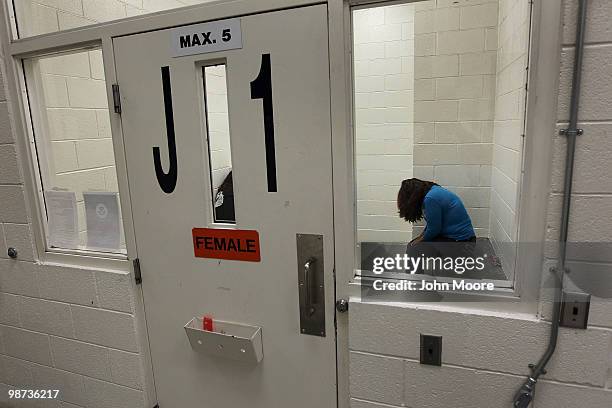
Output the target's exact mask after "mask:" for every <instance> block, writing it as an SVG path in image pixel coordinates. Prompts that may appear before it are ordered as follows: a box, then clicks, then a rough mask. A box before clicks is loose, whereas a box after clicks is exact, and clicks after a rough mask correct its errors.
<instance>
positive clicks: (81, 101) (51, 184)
mask: <svg viewBox="0 0 612 408" xmlns="http://www.w3.org/2000/svg"><path fill="white" fill-rule="evenodd" d="M25 66H26V81H27V84H28V96H29V100H30V108H31V112H32V119H33V128H34V140H35V146H36V154H37V158H38V164H39V169H40V179H41V184H42V188H43V199H44V203H45V209H44V210H45V211H44V212H45V215H46V219H47V225H46V226H47V228H46V230H47V245H48V247H49V248H63V249H90V250H95V251H103V252H116V253H125V240H124V237H123V231H122V229H121V226H122V223H121V214H120V208H119V193H118V187H117V174H116V170H115V156H114V151H113V141H112V137H111V129H110V116H109V110H108V105H107V95H106V84H105V80H104V69H103V65H102V52H101V50H99V49H91V50H82V51H76V52H70V53H64V54H59V55H52V56H45V57H41V58H36V59H30V60H26V61H25Z"/></svg>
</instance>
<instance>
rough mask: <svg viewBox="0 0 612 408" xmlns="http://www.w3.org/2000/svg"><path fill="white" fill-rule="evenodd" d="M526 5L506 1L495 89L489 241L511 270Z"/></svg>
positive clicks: (526, 33) (502, 3)
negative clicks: (510, 243) (509, 243)
mask: <svg viewBox="0 0 612 408" xmlns="http://www.w3.org/2000/svg"><path fill="white" fill-rule="evenodd" d="M529 11H530V5H529V1H527V0H520V1H517V0H501V1H500V3H499V22H500V23H499V35H498V51H497V75H496V78H497V83H496V88H495V122H494V129H493V133H494V137H493V166H492V174H491V216H490V220H489V222H490V234H489V235H490V238H491V242H492V243H493V246H494V247H495V249H496V253H497V254H498V255H501V256H500V258H501V260H502V263H503V265H504V270H507V271H511V270H513V269H514V265H515V259H514V256H515V251H514V250H513V246H512V245H507V244H502V243H508V242H516V237H517V219H516V216H517V212H518V197H519V187H520V186H519V179H520V174H521V163H522V162H521V159H522V150H523V136H522V134H523V133H524V116H525V115H524V112H525V84H526V78H527V57H528V55H527V50H528V43H529V23H530V19H529Z"/></svg>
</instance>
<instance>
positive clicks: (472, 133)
mask: <svg viewBox="0 0 612 408" xmlns="http://www.w3.org/2000/svg"><path fill="white" fill-rule="evenodd" d="M415 7H416V8H417V11H416V15H415V44H416V45H415V48H416V57H415V67H414V72H415V81H416V82H415V94H414V96H415V111H414V121H415V145H414V175H415V177H418V178H421V179H425V180H434V181H435V182H437V183H438V184H440V185H442V186H444V187H446V188H449V189H450V190H453V191H455V192H456V193H457V194H458V195H459V196H460V197H461V198H462V200H463V201H464V204H465V205H466V208H467V210H468V213H469V214H470V217H471V218H472V223H473V225H474V229H475V232H476V234H477V235H478V236H484V237H487V236H488V235H489V196H490V189H491V187H490V186H491V160H492V139H493V114H494V110H495V67H496V55H497V28H498V27H497V25H498V19H497V17H498V16H497V14H498V1H497V0H481V1H462V2H451V1H437V2H436V1H425V2H419V3H416V5H415ZM416 230H417V231H418V232H420V231H421V228H417V229H416ZM415 232H416V231H415Z"/></svg>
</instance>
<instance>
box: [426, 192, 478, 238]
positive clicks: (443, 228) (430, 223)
mask: <svg viewBox="0 0 612 408" xmlns="http://www.w3.org/2000/svg"><path fill="white" fill-rule="evenodd" d="M423 212H424V214H425V220H426V221H427V226H426V227H425V232H424V236H423V240H424V241H432V240H433V239H434V238H436V237H437V236H443V237H447V238H451V239H454V240H457V241H462V240H466V239H470V238H471V237H473V236H475V235H476V234H475V233H474V228H473V227H472V220H471V219H470V216H469V215H468V213H467V211H466V209H465V206H464V205H463V202H461V199H460V198H459V197H458V196H457V194H455V193H453V192H452V191H449V190H447V189H445V188H443V187H440V186H433V187H432V188H431V190H429V192H428V193H427V194H426V195H425V198H424V199H423Z"/></svg>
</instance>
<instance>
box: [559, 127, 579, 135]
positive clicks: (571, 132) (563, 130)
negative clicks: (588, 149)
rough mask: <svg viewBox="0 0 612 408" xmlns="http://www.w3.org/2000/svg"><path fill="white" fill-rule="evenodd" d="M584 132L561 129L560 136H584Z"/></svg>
mask: <svg viewBox="0 0 612 408" xmlns="http://www.w3.org/2000/svg"><path fill="white" fill-rule="evenodd" d="M583 133H584V130H582V129H561V130H559V134H560V135H561V136H582V134H583Z"/></svg>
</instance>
